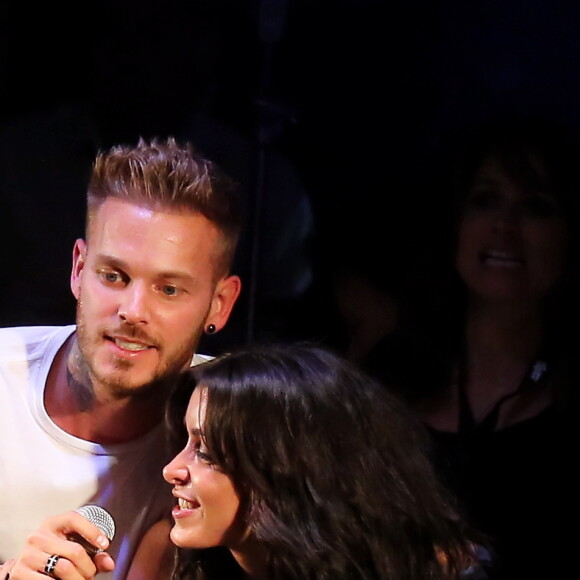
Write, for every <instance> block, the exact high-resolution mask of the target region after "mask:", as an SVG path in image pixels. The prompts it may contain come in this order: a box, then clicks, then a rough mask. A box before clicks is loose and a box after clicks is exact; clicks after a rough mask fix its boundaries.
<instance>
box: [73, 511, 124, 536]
mask: <svg viewBox="0 0 580 580" xmlns="http://www.w3.org/2000/svg"><path fill="white" fill-rule="evenodd" d="M75 511H76V512H78V513H79V514H81V516H84V517H85V518H86V519H87V520H89V522H91V523H92V524H94V525H95V526H97V528H99V530H101V532H103V534H105V536H107V538H108V539H109V541H112V539H113V538H114V537H115V520H113V516H111V514H110V513H109V512H108V511H107V510H106V509H104V508H102V507H101V506H99V505H84V506H82V507H80V508H78V509H76V510H75Z"/></svg>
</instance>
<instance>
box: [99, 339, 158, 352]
mask: <svg viewBox="0 0 580 580" xmlns="http://www.w3.org/2000/svg"><path fill="white" fill-rule="evenodd" d="M105 338H106V339H107V340H110V341H111V342H113V343H114V344H115V345H116V346H118V347H119V348H121V349H123V350H128V351H131V352H141V351H144V350H148V349H150V348H155V346H154V345H152V344H148V343H146V342H144V341H142V340H139V339H135V338H132V337H126V336H120V335H107V336H106V337H105Z"/></svg>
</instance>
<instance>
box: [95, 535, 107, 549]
mask: <svg viewBox="0 0 580 580" xmlns="http://www.w3.org/2000/svg"><path fill="white" fill-rule="evenodd" d="M108 543H109V541H108V540H107V538H105V536H99V537H98V538H97V544H99V546H101V547H102V548H106V547H107V545H108Z"/></svg>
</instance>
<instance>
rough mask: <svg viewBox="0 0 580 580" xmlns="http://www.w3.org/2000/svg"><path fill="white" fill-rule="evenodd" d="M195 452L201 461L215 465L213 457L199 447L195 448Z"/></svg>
mask: <svg viewBox="0 0 580 580" xmlns="http://www.w3.org/2000/svg"><path fill="white" fill-rule="evenodd" d="M195 454H196V455H197V457H198V458H199V459H200V461H203V463H207V464H208V465H215V459H214V458H213V457H212V456H211V455H210V454H209V453H206V452H205V451H202V450H201V449H197V450H196V452H195Z"/></svg>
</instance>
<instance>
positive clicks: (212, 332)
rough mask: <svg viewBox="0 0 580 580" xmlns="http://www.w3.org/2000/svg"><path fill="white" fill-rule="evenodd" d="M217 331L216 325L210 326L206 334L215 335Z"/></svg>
mask: <svg viewBox="0 0 580 580" xmlns="http://www.w3.org/2000/svg"><path fill="white" fill-rule="evenodd" d="M215 331H216V327H215V324H208V325H207V327H206V329H205V332H206V334H214V333H215Z"/></svg>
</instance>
